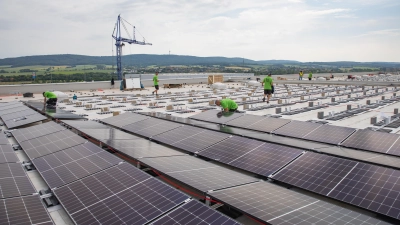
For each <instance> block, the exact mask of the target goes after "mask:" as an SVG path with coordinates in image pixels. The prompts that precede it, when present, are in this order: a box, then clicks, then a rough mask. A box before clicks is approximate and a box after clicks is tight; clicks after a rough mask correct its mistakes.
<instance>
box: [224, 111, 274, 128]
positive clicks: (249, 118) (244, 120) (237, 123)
mask: <svg viewBox="0 0 400 225" xmlns="http://www.w3.org/2000/svg"><path fill="white" fill-rule="evenodd" d="M265 118H266V117H263V116H255V115H251V114H244V115H243V116H241V117H238V118H236V119H233V120H231V121H229V122H227V123H226V125H229V126H234V127H242V128H246V127H249V126H250V125H252V124H254V123H257V122H260V121H261V120H263V119H265Z"/></svg>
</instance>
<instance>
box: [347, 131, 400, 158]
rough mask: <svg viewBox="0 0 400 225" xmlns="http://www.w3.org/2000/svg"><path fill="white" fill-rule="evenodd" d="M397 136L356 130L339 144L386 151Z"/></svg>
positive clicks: (374, 150)
mask: <svg viewBox="0 0 400 225" xmlns="http://www.w3.org/2000/svg"><path fill="white" fill-rule="evenodd" d="M399 137H400V136H399V135H397V134H389V133H384V132H376V131H372V130H357V131H356V132H355V133H354V134H352V135H351V136H350V137H349V138H347V139H346V140H345V141H344V142H343V143H342V144H341V145H342V146H346V147H350V148H357V149H363V150H368V151H373V152H381V153H388V151H390V148H391V147H392V145H393V144H394V143H395V142H396V140H398V139H399ZM390 153H393V152H390ZM399 155H400V154H399Z"/></svg>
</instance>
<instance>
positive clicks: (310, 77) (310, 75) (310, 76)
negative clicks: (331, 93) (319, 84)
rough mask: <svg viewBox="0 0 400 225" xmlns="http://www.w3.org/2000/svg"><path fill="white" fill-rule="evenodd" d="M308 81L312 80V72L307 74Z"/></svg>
mask: <svg viewBox="0 0 400 225" xmlns="http://www.w3.org/2000/svg"><path fill="white" fill-rule="evenodd" d="M308 80H312V72H310V73H309V74H308Z"/></svg>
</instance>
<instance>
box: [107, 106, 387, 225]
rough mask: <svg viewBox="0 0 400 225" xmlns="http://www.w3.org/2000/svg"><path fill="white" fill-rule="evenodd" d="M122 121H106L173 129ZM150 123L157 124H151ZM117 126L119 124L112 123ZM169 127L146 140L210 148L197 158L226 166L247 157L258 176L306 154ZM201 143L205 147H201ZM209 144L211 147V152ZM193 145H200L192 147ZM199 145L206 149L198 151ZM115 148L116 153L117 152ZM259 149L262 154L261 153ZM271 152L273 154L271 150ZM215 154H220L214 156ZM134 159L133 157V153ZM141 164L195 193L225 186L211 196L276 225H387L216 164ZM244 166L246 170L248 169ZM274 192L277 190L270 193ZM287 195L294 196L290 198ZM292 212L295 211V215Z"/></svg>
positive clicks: (171, 160)
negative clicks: (206, 157) (217, 159)
mask: <svg viewBox="0 0 400 225" xmlns="http://www.w3.org/2000/svg"><path fill="white" fill-rule="evenodd" d="M118 117H120V118H118ZM118 117H113V118H108V119H105V120H103V121H107V122H108V123H113V122H114V121H121V119H122V118H124V119H123V120H125V122H124V123H123V124H125V125H126V124H127V123H130V122H131V121H132V120H130V118H131V117H132V118H133V117H135V119H134V121H137V120H140V119H142V120H141V121H142V123H141V124H142V125H143V122H145V121H146V122H147V124H153V123H155V122H157V123H155V124H163V125H162V126H163V127H164V125H171V124H170V123H166V124H164V122H162V121H159V120H157V119H148V118H146V117H144V116H141V115H134V114H128V113H127V115H125V116H118ZM151 120H153V121H152V122H150V121H151ZM110 121H111V122H110ZM167 122H168V121H167ZM137 123H139V122H137ZM114 125H117V124H116V123H114ZM121 125H122V124H121ZM121 125H119V126H121ZM133 125H134V124H130V125H129V124H128V125H126V126H130V127H131V132H133V133H140V134H144V132H141V131H140V129H134V128H133V127H135V128H139V127H140V126H137V124H136V125H135V126H133ZM121 127H125V126H121ZM166 127H168V126H166ZM146 128H148V127H142V129H146ZM153 128H154V127H153ZM169 129H170V130H169V131H167V132H162V131H163V130H164V129H161V132H162V133H161V134H159V135H156V133H158V132H160V130H155V129H152V130H153V131H152V133H151V134H149V133H148V132H147V133H146V135H147V137H150V135H155V136H151V137H152V138H153V139H155V140H157V141H160V142H163V143H166V144H168V145H172V146H176V147H179V148H181V149H184V150H187V151H190V152H198V151H200V150H201V149H202V148H203V149H204V148H206V150H204V151H200V153H199V154H200V155H202V153H205V152H207V153H208V154H210V155H211V156H214V157H215V156H217V155H218V156H221V158H220V160H221V161H223V162H225V163H227V162H231V161H232V159H244V158H245V157H247V156H248V158H249V159H250V160H247V159H244V163H243V164H245V165H246V164H247V166H248V167H253V168H254V170H253V171H252V170H251V169H248V170H249V171H252V172H255V173H257V171H267V172H261V173H259V174H263V175H265V174H271V173H272V172H273V171H276V170H277V169H279V168H281V167H282V166H284V165H285V164H287V163H289V162H290V161H291V160H293V159H294V158H296V157H298V156H299V155H300V154H301V153H302V151H299V150H296V149H291V148H287V147H283V146H278V145H274V144H272V146H270V144H269V143H263V142H259V141H254V140H249V139H246V138H242V137H231V138H229V136H227V135H225V137H224V138H223V139H219V141H217V142H213V141H210V140H209V139H204V137H205V136H201V135H200V134H202V133H203V134H205V133H206V132H207V133H211V134H209V136H210V137H215V136H218V134H220V133H218V132H213V131H205V130H203V129H200V128H195V127H190V126H180V127H178V128H175V127H174V126H169ZM154 130H155V131H154ZM186 139H190V140H191V142H185V143H186V144H183V145H178V144H177V143H180V142H181V141H183V142H184V141H185V140H186ZM198 142H200V143H205V144H203V145H198ZM207 145H208V146H211V147H210V148H207V147H206V146H207ZM192 146H196V147H194V148H193V147H192ZM198 146H202V147H200V148H199V147H198ZM186 147H188V148H186ZM214 147H215V148H214ZM274 147H275V148H274ZM116 149H117V150H118V148H116ZM243 149H244V150H243ZM261 149H262V150H261ZM241 150H243V151H241ZM256 150H260V151H259V152H257V151H256ZM269 150H271V151H270V152H269ZM133 151H134V150H133ZM217 152H218V154H215V153H217ZM249 153H252V154H253V155H252V156H251V154H249ZM268 153H270V154H268ZM279 153H280V154H282V155H280V154H279ZM208 154H204V155H208ZM246 154H247V156H246ZM132 157H134V155H133V156H132ZM139 160H140V161H141V162H142V163H144V164H146V165H148V166H150V167H152V168H155V169H156V170H158V171H161V172H162V173H163V174H166V175H167V176H169V177H172V178H174V179H176V180H178V181H180V182H183V183H185V184H187V185H189V186H191V187H193V188H195V189H197V190H201V191H203V192H204V191H210V190H217V189H219V188H223V190H220V191H216V192H215V191H214V192H212V193H211V194H210V195H211V196H213V197H215V198H217V199H219V200H220V201H223V202H225V203H227V204H229V205H231V206H233V207H235V208H237V209H239V210H241V211H243V212H245V213H248V214H250V215H252V216H254V217H256V218H258V219H260V220H262V221H264V222H268V223H272V224H280V223H284V224H299V223H301V222H304V223H312V222H314V223H317V222H321V221H323V222H325V223H327V222H328V221H329V222H330V223H334V224H337V223H349V224H352V223H354V224H385V223H384V222H382V221H379V220H376V219H373V218H371V217H368V216H363V215H361V214H359V215H357V213H355V212H353V211H350V210H347V209H343V208H341V207H338V206H335V205H332V204H329V203H326V202H322V201H318V200H316V199H312V198H308V197H305V196H304V195H301V194H298V193H294V192H291V191H287V190H285V189H283V188H280V187H277V186H275V185H270V184H268V183H265V182H261V183H260V182H256V183H254V181H253V182H252V181H251V180H246V179H243V177H241V176H239V174H238V173H236V175H235V176H234V177H231V176H232V174H227V173H224V172H223V171H220V170H218V169H217V168H218V166H216V165H214V164H211V163H208V162H204V161H202V160H199V159H197V158H194V157H191V156H173V157H160V158H142V159H139ZM257 160H258V161H257ZM233 161H235V160H233ZM237 161H240V160H237ZM262 164H265V165H262ZM271 164H272V165H271ZM239 165H240V164H239ZM234 166H236V165H234ZM238 167H241V166H238ZM241 168H244V169H245V167H241ZM232 179H235V181H232ZM235 182H236V183H237V184H240V183H242V184H246V182H248V183H253V184H248V185H243V186H239V187H233V188H229V189H226V188H228V187H232V185H233V184H234V183H235ZM271 189H272V190H273V192H271ZM227 193H230V194H227ZM249 193H251V194H249ZM288 196H290V197H289V198H287V197H288ZM282 198H283V199H282ZM307 200H308V201H307ZM294 211H295V213H293V212H294ZM255 212H256V213H255ZM316 215H317V216H316Z"/></svg>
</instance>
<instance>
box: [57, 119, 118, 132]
mask: <svg viewBox="0 0 400 225" xmlns="http://www.w3.org/2000/svg"><path fill="white" fill-rule="evenodd" d="M62 122H63V123H65V124H67V125H68V126H70V127H73V128H75V129H77V130H79V129H101V128H103V129H106V128H110V127H109V126H107V125H104V124H101V123H98V122H96V121H92V120H85V121H76V120H63V121H62Z"/></svg>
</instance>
